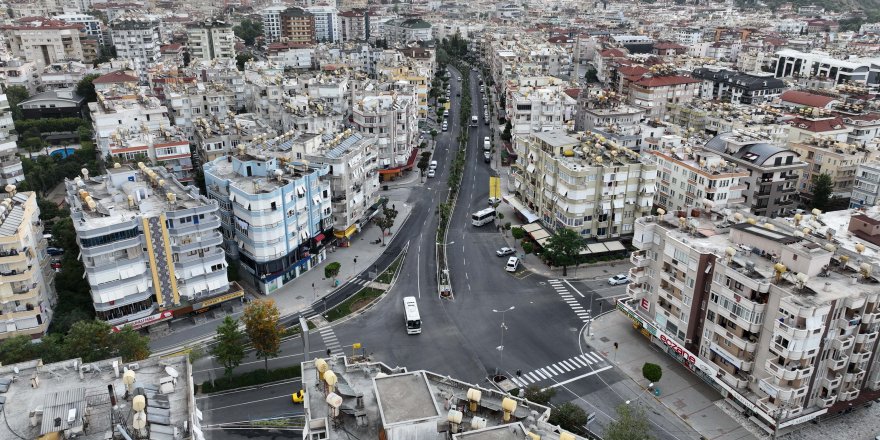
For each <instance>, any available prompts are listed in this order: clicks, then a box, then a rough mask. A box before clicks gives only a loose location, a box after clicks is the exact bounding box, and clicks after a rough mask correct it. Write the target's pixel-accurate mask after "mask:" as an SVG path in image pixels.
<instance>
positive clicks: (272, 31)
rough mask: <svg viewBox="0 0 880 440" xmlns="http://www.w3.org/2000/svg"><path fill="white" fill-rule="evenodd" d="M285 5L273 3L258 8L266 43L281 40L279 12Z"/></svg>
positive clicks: (282, 10)
mask: <svg viewBox="0 0 880 440" xmlns="http://www.w3.org/2000/svg"><path fill="white" fill-rule="evenodd" d="M285 9H287V7H286V6H279V5H273V6H268V7H266V8H263V9H262V10H260V16H261V17H262V19H263V37H264V38H265V39H266V42H267V43H274V42H276V41H279V40H281V13H282V12H284V10H285Z"/></svg>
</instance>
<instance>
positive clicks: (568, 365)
mask: <svg viewBox="0 0 880 440" xmlns="http://www.w3.org/2000/svg"><path fill="white" fill-rule="evenodd" d="M561 362H562V365H564V366H566V367H568V369H569V370H576V369H577V366H575V365H572V364H570V363H568V360H567V359H566V360H564V361H561Z"/></svg>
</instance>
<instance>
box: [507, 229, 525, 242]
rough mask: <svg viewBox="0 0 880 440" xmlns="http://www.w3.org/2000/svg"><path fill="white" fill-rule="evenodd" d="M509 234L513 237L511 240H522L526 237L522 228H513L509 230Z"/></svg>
mask: <svg viewBox="0 0 880 440" xmlns="http://www.w3.org/2000/svg"><path fill="white" fill-rule="evenodd" d="M510 234H511V235H513V238H515V239H517V240H522V239H523V237H525V236H526V231H525V230H523V228H513V229H511V230H510Z"/></svg>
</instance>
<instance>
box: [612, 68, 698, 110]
mask: <svg viewBox="0 0 880 440" xmlns="http://www.w3.org/2000/svg"><path fill="white" fill-rule="evenodd" d="M700 83H701V81H700V80H698V79H695V78H690V77H687V76H681V75H664V76H648V77H643V78H642V79H640V80H638V81H634V82H632V83H631V84H630V85H629V103H630V104H632V105H635V106H637V107H641V108H643V109H645V114H646V116H648V117H651V118H657V119H662V118H663V116H664V115H665V114H666V110H667V108H666V106H667V105H668V104H679V103H687V102H690V101H693V99H694V98H695V97H696V96H697V93H698V90H699V89H700Z"/></svg>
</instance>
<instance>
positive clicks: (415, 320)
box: [403, 296, 422, 335]
mask: <svg viewBox="0 0 880 440" xmlns="http://www.w3.org/2000/svg"><path fill="white" fill-rule="evenodd" d="M403 311H404V314H405V315H406V333H407V334H410V335H414V334H417V333H421V332H422V320H421V318H419V306H418V304H416V297H414V296H407V297H404V298H403Z"/></svg>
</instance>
